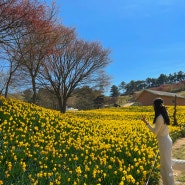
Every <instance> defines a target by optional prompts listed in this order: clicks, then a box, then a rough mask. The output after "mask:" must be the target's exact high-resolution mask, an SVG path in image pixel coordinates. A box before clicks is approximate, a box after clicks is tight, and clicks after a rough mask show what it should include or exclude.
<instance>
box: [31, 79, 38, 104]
mask: <svg viewBox="0 0 185 185" xmlns="http://www.w3.org/2000/svg"><path fill="white" fill-rule="evenodd" d="M32 90H33V96H32V103H34V104H35V103H36V98H37V90H36V83H35V78H34V77H32Z"/></svg>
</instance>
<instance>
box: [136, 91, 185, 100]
mask: <svg viewBox="0 0 185 185" xmlns="http://www.w3.org/2000/svg"><path fill="white" fill-rule="evenodd" d="M144 91H147V92H149V93H151V94H154V95H158V96H168V97H175V96H176V97H178V98H185V97H184V96H181V95H179V94H176V93H170V92H164V91H156V90H151V89H145V90H143V91H142V92H141V93H140V94H139V96H138V97H137V98H136V99H138V98H139V97H140V96H141V94H142V93H143V92H144Z"/></svg>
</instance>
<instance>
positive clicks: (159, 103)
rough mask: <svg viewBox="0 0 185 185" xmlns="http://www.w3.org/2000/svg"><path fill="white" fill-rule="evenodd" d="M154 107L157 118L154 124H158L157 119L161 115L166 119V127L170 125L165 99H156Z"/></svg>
mask: <svg viewBox="0 0 185 185" xmlns="http://www.w3.org/2000/svg"><path fill="white" fill-rule="evenodd" d="M153 105H154V111H155V117H154V121H153V123H155V122H156V119H157V117H158V116H159V115H160V114H161V115H162V116H163V118H164V123H165V124H166V125H169V124H170V118H169V115H168V112H167V110H166V107H165V106H164V105H163V99H162V98H156V99H155V100H154V102H153Z"/></svg>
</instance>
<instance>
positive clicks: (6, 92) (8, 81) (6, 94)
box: [4, 73, 12, 98]
mask: <svg viewBox="0 0 185 185" xmlns="http://www.w3.org/2000/svg"><path fill="white" fill-rule="evenodd" d="M11 78H12V75H11V73H10V76H9V77H8V80H7V82H6V87H5V94H4V97H5V98H7V96H8V88H9V84H10V81H11Z"/></svg>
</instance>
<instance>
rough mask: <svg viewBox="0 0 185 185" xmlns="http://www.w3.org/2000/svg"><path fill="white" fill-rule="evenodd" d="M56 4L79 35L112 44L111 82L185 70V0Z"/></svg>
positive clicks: (90, 0)
mask: <svg viewBox="0 0 185 185" xmlns="http://www.w3.org/2000/svg"><path fill="white" fill-rule="evenodd" d="M47 2H48V3H50V2H51V1H50V0H47ZM56 7H57V9H58V11H59V17H60V19H61V21H62V24H63V25H64V26H66V27H74V28H76V32H77V34H78V37H79V38H82V39H84V40H88V41H98V42H100V43H101V44H102V46H103V47H104V48H105V49H106V48H109V49H110V50H111V54H110V58H111V60H112V63H111V64H110V65H109V66H108V67H107V69H106V71H107V73H108V74H109V75H110V76H111V77H112V82H111V84H112V85H119V84H120V83H121V82H122V81H125V82H126V83H128V82H130V81H131V80H145V79H146V78H148V77H151V78H157V77H159V75H160V74H162V73H163V74H167V75H168V74H170V73H171V74H173V73H174V72H178V71H180V70H182V71H183V72H185V0H56Z"/></svg>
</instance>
